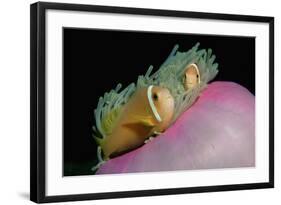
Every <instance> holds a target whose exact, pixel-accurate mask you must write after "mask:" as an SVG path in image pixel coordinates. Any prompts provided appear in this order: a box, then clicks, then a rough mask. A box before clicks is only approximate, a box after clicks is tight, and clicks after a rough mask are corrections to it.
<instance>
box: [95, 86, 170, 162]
mask: <svg viewBox="0 0 281 205" xmlns="http://www.w3.org/2000/svg"><path fill="white" fill-rule="evenodd" d="M173 113H174V99H173V97H172V95H171V94H170V91H169V90H168V89H166V88H163V87H159V86H153V85H150V86H149V87H144V88H139V89H137V90H136V92H135V93H134V94H133V95H132V97H131V98H130V99H129V101H128V102H127V103H126V104H125V105H124V107H123V108H122V111H121V113H120V115H119V117H118V119H117V120H116V124H115V125H114V127H113V130H112V133H111V134H110V135H109V136H106V137H105V138H104V139H103V140H102V141H100V142H99V145H100V147H101V149H102V151H103V159H104V160H107V159H109V158H113V157H115V156H118V155H120V154H122V153H124V152H126V151H129V150H132V149H134V148H137V147H139V146H141V145H142V144H143V143H144V141H145V140H146V139H147V138H148V137H149V136H151V135H153V134H154V133H159V132H163V131H164V130H165V129H167V128H168V126H169V125H170V123H171V121H172V118H173Z"/></svg>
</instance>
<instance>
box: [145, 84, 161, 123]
mask: <svg viewBox="0 0 281 205" xmlns="http://www.w3.org/2000/svg"><path fill="white" fill-rule="evenodd" d="M152 88H153V85H150V86H149V87H148V89H147V98H148V102H149V105H150V107H151V109H152V112H153V114H154V116H155V118H156V119H157V121H158V122H161V121H162V119H161V117H160V115H159V113H158V111H157V109H156V107H155V105H154V102H153V100H152Z"/></svg>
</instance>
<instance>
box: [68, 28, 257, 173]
mask: <svg viewBox="0 0 281 205" xmlns="http://www.w3.org/2000/svg"><path fill="white" fill-rule="evenodd" d="M63 38H64V41H63V43H64V45H63V55H64V65H63V72H64V73H63V76H64V79H63V84H64V85H63V87H64V90H63V92H64V96H63V97H64V99H63V107H64V119H63V120H64V122H63V123H64V124H63V125H64V128H63V129H64V143H63V146H64V175H65V176H69V175H83V174H93V172H91V171H90V168H91V167H92V166H94V165H95V163H96V160H97V159H96V143H95V141H94V139H93V137H92V126H93V125H94V114H93V111H94V109H95V108H96V105H97V102H98V98H99V97H100V96H103V94H104V92H106V91H109V90H111V89H112V88H115V87H116V85H117V84H118V83H122V84H123V87H125V86H126V85H128V84H129V83H131V82H135V81H136V79H137V76H138V75H140V74H144V73H145V72H146V70H147V69H148V67H149V65H153V66H154V69H155V70H157V69H158V68H159V66H160V65H161V64H162V63H163V62H164V60H165V59H166V58H167V56H168V55H169V54H170V52H171V50H172V48H173V47H174V45H175V44H179V46H180V47H179V51H187V50H189V49H190V48H191V47H193V46H194V45H195V44H196V43H197V42H200V47H199V48H211V49H212V50H213V53H214V54H215V55H216V56H217V58H216V62H218V63H219V68H218V69H219V73H218V75H217V77H216V78H215V80H216V81H219V80H221V81H233V82H237V83H238V84H240V85H242V86H244V87H246V88H247V89H248V90H249V91H251V92H252V93H253V94H255V38H254V37H251V38H249V37H232V36H217V35H216V36H211V35H190V34H174V33H172V34H171V33H169V34H168V33H154V32H153V33H150V32H129V31H126V32H125V31H109V30H90V29H74V28H64V30H63Z"/></svg>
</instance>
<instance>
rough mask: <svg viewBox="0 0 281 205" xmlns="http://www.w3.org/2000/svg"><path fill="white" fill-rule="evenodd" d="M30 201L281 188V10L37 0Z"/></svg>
mask: <svg viewBox="0 0 281 205" xmlns="http://www.w3.org/2000/svg"><path fill="white" fill-rule="evenodd" d="M30 11H31V12H30V28H31V30H30V57H31V58H30V65H31V66H30V80H31V81H30V94H31V98H30V111H31V112H30V123H31V124H30V199H31V200H32V201H34V202H37V203H44V202H61V201H76V200H93V199H95V200H96V199H109V198H122V197H140V196H154V195H168V194H186V193H197V192H213V191H230V190H244V189H260V188H273V187H274V72H273V71H274V18H273V17H267V16H250V15H230V14H218V13H203V12H188V11H173V10H157V9H145V8H128V7H110V6H101V5H83V4H64V3H47V2H38V3H34V4H32V5H31V9H30Z"/></svg>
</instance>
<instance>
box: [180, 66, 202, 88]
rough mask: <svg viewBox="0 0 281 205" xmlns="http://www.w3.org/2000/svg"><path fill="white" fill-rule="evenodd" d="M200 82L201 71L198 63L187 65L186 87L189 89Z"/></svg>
mask: <svg viewBox="0 0 281 205" xmlns="http://www.w3.org/2000/svg"><path fill="white" fill-rule="evenodd" d="M199 83H200V72H199V69H198V67H197V65H196V64H194V63H192V64H189V65H188V66H187V67H186V70H185V82H184V87H185V89H186V90H189V89H191V88H193V87H194V86H196V85H197V84H199Z"/></svg>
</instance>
